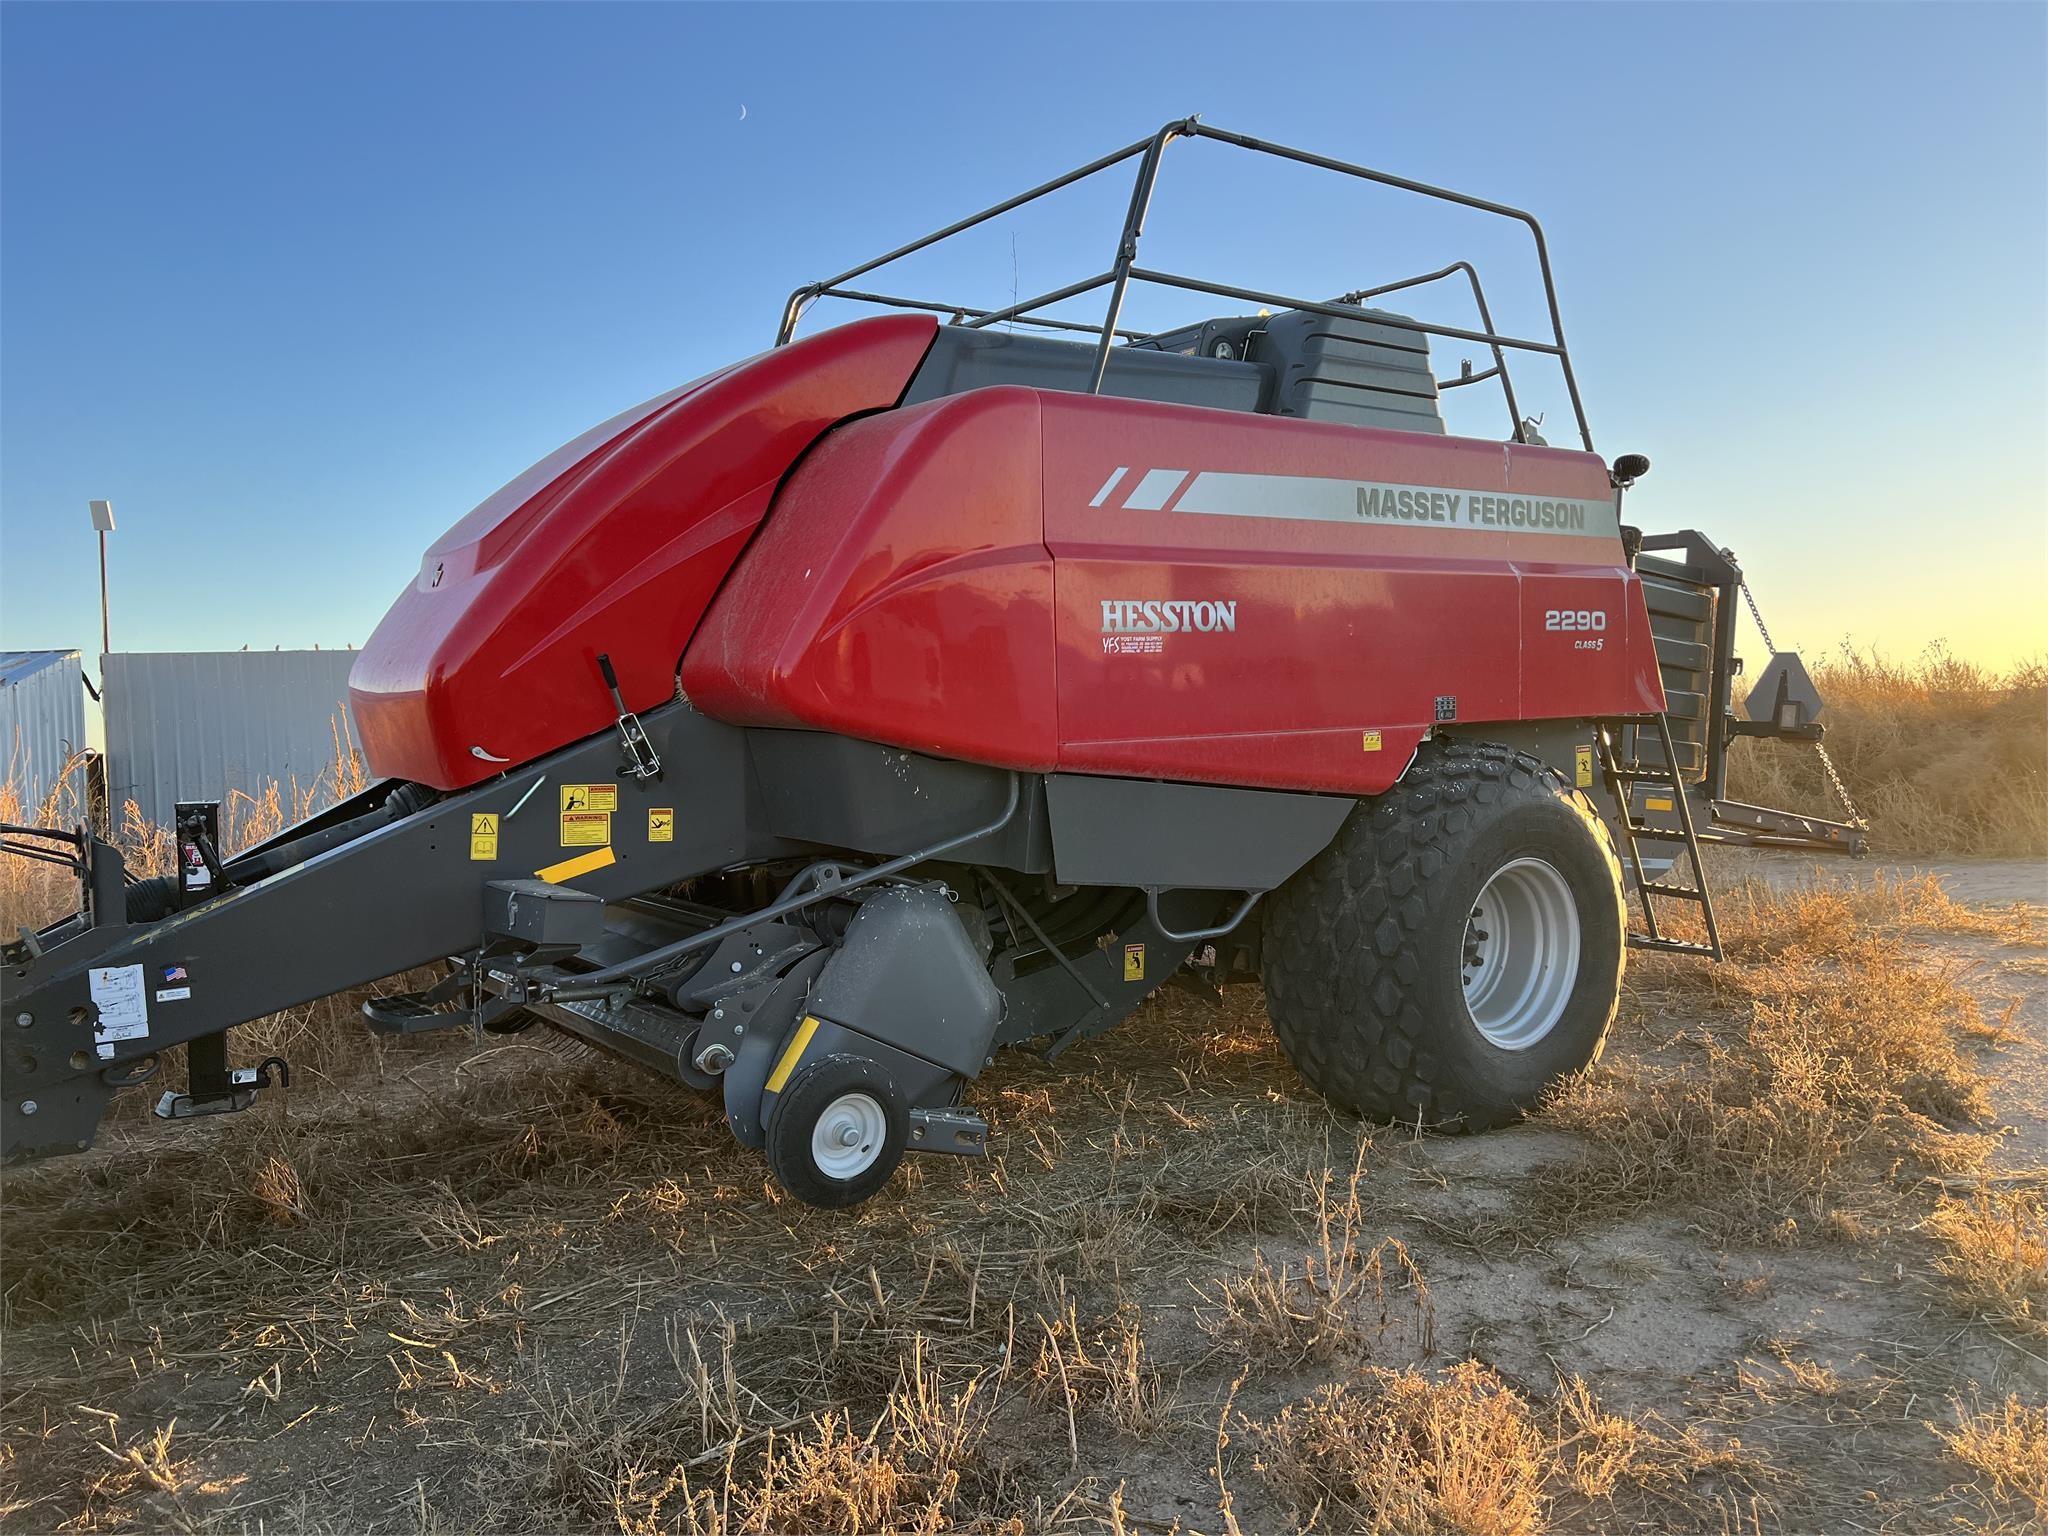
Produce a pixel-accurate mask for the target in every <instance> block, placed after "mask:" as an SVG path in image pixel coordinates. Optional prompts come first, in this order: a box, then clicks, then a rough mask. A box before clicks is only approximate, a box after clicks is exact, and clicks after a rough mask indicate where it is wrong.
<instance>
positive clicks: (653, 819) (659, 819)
mask: <svg viewBox="0 0 2048 1536" xmlns="http://www.w3.org/2000/svg"><path fill="white" fill-rule="evenodd" d="M675 840H676V813H675V807H674V806H669V805H650V806H649V807H648V808H647V841H649V842H650V843H672V842H674V841H675Z"/></svg>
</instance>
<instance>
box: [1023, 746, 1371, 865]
mask: <svg viewBox="0 0 2048 1536" xmlns="http://www.w3.org/2000/svg"><path fill="white" fill-rule="evenodd" d="M1045 797H1046V807H1047V811H1048V817H1049V820H1050V822H1051V825H1052V847H1053V870H1054V873H1055V874H1056V875H1057V876H1058V878H1059V879H1060V880H1061V881H1062V882H1063V883H1065V884H1068V885H1137V886H1160V887H1193V888H1197V889H1203V890H1218V891H1269V890H1271V889H1273V887H1274V886H1276V885H1279V884H1280V883H1281V882H1282V881H1284V880H1285V879H1286V878H1287V877H1288V876H1289V875H1291V874H1293V873H1294V872H1295V871H1296V870H1297V869H1299V868H1301V866H1302V865H1304V864H1306V863H1307V862H1308V861H1309V860H1310V859H1312V858H1314V857H1315V856H1316V854H1317V853H1319V852H1321V851H1322V850H1323V849H1324V848H1325V847H1327V846H1328V845H1329V842H1330V839H1331V838H1333V837H1335V836H1336V835H1337V828H1338V827H1340V826H1342V825H1343V823H1344V818H1345V817H1346V816H1348V815H1350V814H1351V809H1352V807H1353V806H1355V805H1356V804H1357V803H1358V802H1357V801H1356V800H1350V799H1345V798H1344V797H1342V796H1337V795H1297V794H1288V793H1283V792H1281V791H1278V790H1264V789H1233V788H1230V787H1228V786H1225V785H1219V784H1162V783H1156V782H1154V781H1151V780H1147V779H1106V778H1095V777H1092V776H1086V775H1078V774H1067V773H1056V774H1052V775H1049V776H1048V777H1047V779H1046V781H1045Z"/></svg>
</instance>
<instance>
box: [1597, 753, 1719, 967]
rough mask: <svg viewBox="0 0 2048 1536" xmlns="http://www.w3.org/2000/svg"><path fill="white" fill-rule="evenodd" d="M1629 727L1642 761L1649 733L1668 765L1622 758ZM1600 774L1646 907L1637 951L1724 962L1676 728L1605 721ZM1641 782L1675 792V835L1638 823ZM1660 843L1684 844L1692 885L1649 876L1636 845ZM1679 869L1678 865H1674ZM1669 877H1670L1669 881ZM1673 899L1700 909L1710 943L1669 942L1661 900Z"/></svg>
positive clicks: (1632, 943)
mask: <svg viewBox="0 0 2048 1536" xmlns="http://www.w3.org/2000/svg"><path fill="white" fill-rule="evenodd" d="M1625 726H1634V727H1635V728H1636V729H1635V735H1634V740H1633V742H1632V746H1633V749H1634V750H1635V752H1636V753H1637V756H1638V758H1640V756H1641V755H1642V750H1643V747H1644V745H1645V743H1646V740H1647V736H1646V733H1647V732H1649V731H1650V730H1653V729H1654V731H1655V732H1656V741H1657V744H1658V745H1659V746H1660V747H1661V748H1662V749H1663V753H1664V764H1663V766H1662V767H1658V766H1656V765H1655V764H1652V763H1645V762H1641V761H1634V760H1632V761H1629V762H1623V761H1621V759H1620V757H1619V756H1618V752H1619V747H1618V741H1619V738H1620V735H1621V730H1622V728H1623V727H1625ZM1599 742H1600V770H1601V772H1602V774H1603V775H1605V777H1606V780H1607V788H1608V791H1609V792H1610V793H1611V794H1612V795H1613V796H1614V803H1615V806H1616V808H1617V810H1618V813H1619V814H1618V816H1617V824H1618V825H1619V826H1620V828H1621V847H1622V856H1623V857H1624V858H1625V859H1626V860H1627V861H1628V870H1629V873H1630V874H1631V875H1633V876H1634V877H1635V882H1636V890H1637V892H1638V893H1639V894H1640V896H1641V899H1642V905H1643V928H1644V930H1645V931H1644V932H1641V933H1637V932H1635V931H1634V930H1633V929H1631V930H1630V931H1629V934H1628V946H1629V948H1631V949H1654V950H1660V951H1662V952H1664V953H1666V954H1674V955H1706V956H1710V957H1711V958H1713V959H1715V960H1719V959H1720V958H1721V930H1720V928H1719V927H1717V926H1716V924H1715V922H1714V898H1713V895H1712V894H1711V893H1710V892H1709V891H1708V890H1707V871H1706V866H1705V864H1704V863H1702V862H1701V859H1700V840H1699V834H1698V833H1697V832H1696V831H1694V829H1693V823H1692V804H1691V802H1690V801H1689V800H1688V799H1687V798H1686V794H1685V786H1684V785H1683V784H1681V783H1680V782H1679V779H1678V751H1677V748H1676V747H1675V746H1674V745H1673V743H1672V740H1671V724H1670V722H1669V721H1668V720H1666V719H1665V718H1664V716H1662V715H1624V716H1619V717H1617V718H1614V719H1610V720H1603V721H1601V722H1600V731H1599ZM1638 784H1664V785H1668V786H1669V787H1670V790H1671V803H1672V805H1673V807H1674V808H1675V809H1676V811H1677V812H1678V825H1679V830H1678V831H1676V832H1673V831H1671V830H1669V829H1668V828H1664V827H1652V826H1649V825H1646V824H1645V823H1643V822H1640V821H1638V820H1637V819H1636V809H1635V787H1636V785H1638ZM1644 838H1647V839H1650V840H1651V841H1654V842H1665V843H1683V844H1684V845H1685V852H1686V856H1687V858H1688V859H1689V860H1690V861H1691V864H1692V884H1691V885H1690V886H1682V885H1668V884H1664V883H1662V882H1659V881H1654V880H1651V879H1649V878H1648V877H1646V876H1645V875H1644V873H1643V856H1642V852H1641V850H1640V849H1639V848H1638V847H1637V846H1636V845H1637V841H1638V840H1639V839H1644ZM1672 867H1673V871H1675V870H1676V868H1677V865H1676V862H1675V861H1674V863H1673V866H1672ZM1669 878H1670V875H1669V874H1667V875H1666V876H1665V879H1666V880H1668V879H1669ZM1659 897H1663V898H1666V899H1669V900H1673V901H1689V902H1693V903H1695V904H1697V905H1698V907H1699V909H1700V914H1701V916H1703V917H1704V918H1705V919H1706V924H1707V942H1706V943H1704V944H1694V943H1692V942H1691V941H1690V940H1687V939H1673V938H1667V937H1665V935H1664V934H1662V933H1660V932H1659V931H1658V928H1657V898H1659Z"/></svg>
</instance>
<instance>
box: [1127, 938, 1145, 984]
mask: <svg viewBox="0 0 2048 1536" xmlns="http://www.w3.org/2000/svg"><path fill="white" fill-rule="evenodd" d="M1144 979H1145V946H1144V945H1142V944H1126V945H1125V946H1124V980H1125V981H1143V980H1144Z"/></svg>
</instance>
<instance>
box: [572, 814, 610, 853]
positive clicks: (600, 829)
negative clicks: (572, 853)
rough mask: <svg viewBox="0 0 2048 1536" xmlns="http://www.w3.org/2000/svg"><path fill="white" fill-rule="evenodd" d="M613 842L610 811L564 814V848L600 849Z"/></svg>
mask: <svg viewBox="0 0 2048 1536" xmlns="http://www.w3.org/2000/svg"><path fill="white" fill-rule="evenodd" d="M611 840H612V813H611V812H610V811H564V812H562V846H563V847H564V848H598V847H602V846H603V845H604V844H606V843H608V842H610V841H611Z"/></svg>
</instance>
